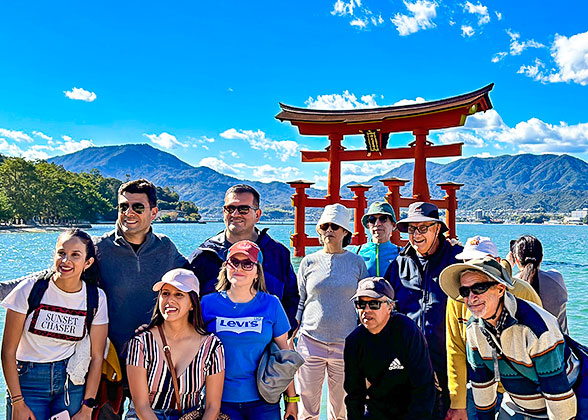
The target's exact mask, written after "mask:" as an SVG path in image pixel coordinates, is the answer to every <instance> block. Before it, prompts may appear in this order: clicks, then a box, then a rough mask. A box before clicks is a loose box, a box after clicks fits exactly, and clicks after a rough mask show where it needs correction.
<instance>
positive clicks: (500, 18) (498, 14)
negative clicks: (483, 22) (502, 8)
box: [494, 12, 502, 20]
mask: <svg viewBox="0 0 588 420" xmlns="http://www.w3.org/2000/svg"><path fill="white" fill-rule="evenodd" d="M494 13H495V14H496V19H498V20H502V13H500V12H494Z"/></svg>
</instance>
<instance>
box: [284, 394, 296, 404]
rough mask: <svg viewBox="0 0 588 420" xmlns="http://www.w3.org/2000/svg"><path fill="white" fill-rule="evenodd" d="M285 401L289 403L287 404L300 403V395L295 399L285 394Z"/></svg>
mask: <svg viewBox="0 0 588 420" xmlns="http://www.w3.org/2000/svg"><path fill="white" fill-rule="evenodd" d="M284 401H285V402H287V403H291V402H299V401H300V395H298V394H296V395H294V396H293V397H289V396H287V395H286V394H284Z"/></svg>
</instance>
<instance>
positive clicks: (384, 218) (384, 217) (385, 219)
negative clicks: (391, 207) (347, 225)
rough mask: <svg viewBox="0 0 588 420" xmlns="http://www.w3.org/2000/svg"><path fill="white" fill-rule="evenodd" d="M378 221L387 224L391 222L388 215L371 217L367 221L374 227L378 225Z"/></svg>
mask: <svg viewBox="0 0 588 420" xmlns="http://www.w3.org/2000/svg"><path fill="white" fill-rule="evenodd" d="M376 220H379V221H380V222H381V223H386V222H387V221H388V220H389V217H388V216H386V215H382V216H378V217H376V216H370V217H368V219H367V221H368V223H371V224H372V225H375V224H376Z"/></svg>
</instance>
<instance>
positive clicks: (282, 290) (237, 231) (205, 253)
mask: <svg viewBox="0 0 588 420" xmlns="http://www.w3.org/2000/svg"><path fill="white" fill-rule="evenodd" d="M259 200H260V197H259V193H258V192H257V190H256V189H255V188H253V187H251V186H249V185H245V184H239V185H234V186H232V187H231V188H229V189H228V190H227V192H226V193H225V203H224V206H223V220H224V222H225V227H226V228H225V230H223V231H222V232H220V233H218V234H217V235H216V236H213V237H212V238H208V239H207V240H206V241H204V243H202V244H201V245H200V246H199V247H198V248H197V249H196V250H194V252H192V255H190V257H189V261H190V268H191V269H192V271H193V272H194V274H196V277H198V280H200V296H204V295H206V294H209V293H213V292H216V290H215V285H216V282H217V279H218V274H219V271H220V268H221V265H222V263H223V262H224V261H225V259H226V256H227V252H228V250H229V248H230V247H231V245H233V244H234V243H236V242H238V241H242V240H249V241H253V242H255V243H256V244H257V246H259V248H260V249H261V252H262V253H263V271H264V275H265V284H266V287H267V290H268V292H269V293H271V294H273V295H275V296H277V297H278V298H279V299H280V300H281V302H282V306H283V307H284V309H285V311H286V315H288V320H289V321H290V325H291V326H292V330H291V332H292V331H294V330H295V329H296V328H297V326H298V322H297V321H296V311H297V310H298V301H299V300H300V296H299V294H298V284H297V282H296V275H295V274H294V269H293V268H292V264H291V262H290V251H288V248H286V247H285V246H284V245H282V244H281V243H279V242H277V241H275V240H273V239H272V238H271V237H270V236H269V234H268V233H267V231H268V228H265V229H262V230H259V229H257V228H256V227H255V224H256V223H257V222H259V218H260V217H261V209H260V208H259Z"/></svg>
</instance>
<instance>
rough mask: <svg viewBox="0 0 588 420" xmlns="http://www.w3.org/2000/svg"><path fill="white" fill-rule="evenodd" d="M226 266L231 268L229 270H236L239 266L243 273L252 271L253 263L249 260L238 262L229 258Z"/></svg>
mask: <svg viewBox="0 0 588 420" xmlns="http://www.w3.org/2000/svg"><path fill="white" fill-rule="evenodd" d="M227 264H228V265H230V266H231V268H233V269H234V270H236V269H237V268H239V266H241V268H242V269H243V270H245V271H251V270H253V267H255V263H254V262H253V261H251V260H238V259H237V258H229V260H228V261H227Z"/></svg>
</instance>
